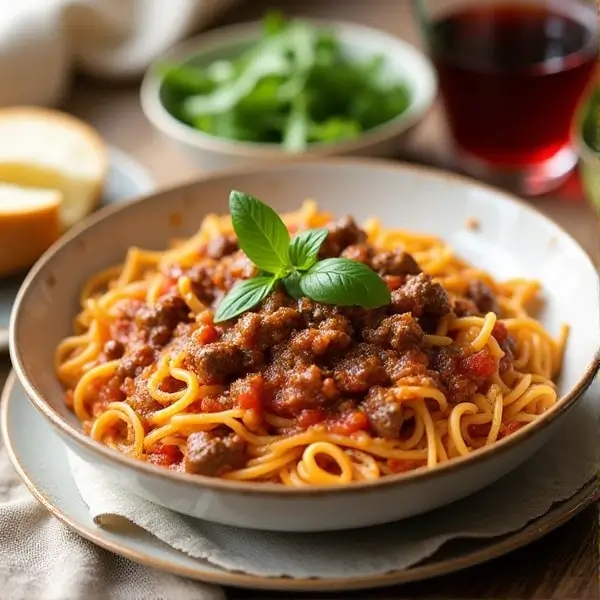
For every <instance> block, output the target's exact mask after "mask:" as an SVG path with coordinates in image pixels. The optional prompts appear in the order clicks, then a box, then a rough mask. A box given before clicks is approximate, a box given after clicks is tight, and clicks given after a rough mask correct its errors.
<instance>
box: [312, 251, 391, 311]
mask: <svg viewBox="0 0 600 600" xmlns="http://www.w3.org/2000/svg"><path fill="white" fill-rule="evenodd" d="M300 289H301V290H302V291H303V292H304V294H305V295H306V296H308V297H309V298H312V299H313V300H316V301H317V302H322V303H324V304H335V305H337V306H356V305H358V306H363V307H364V308H377V307H378V306H383V305H384V304H388V302H389V301H390V291H389V290H388V288H387V287H386V285H385V284H384V283H383V281H382V279H381V277H379V275H377V273H375V271H373V269H371V268H369V267H368V266H367V265H365V264H363V263H361V262H358V261H356V260H351V259H349V258H326V259H325V260H322V261H319V262H318V263H317V264H315V265H314V267H312V268H311V269H309V270H308V272H307V273H305V274H304V275H302V277H301V278H300Z"/></svg>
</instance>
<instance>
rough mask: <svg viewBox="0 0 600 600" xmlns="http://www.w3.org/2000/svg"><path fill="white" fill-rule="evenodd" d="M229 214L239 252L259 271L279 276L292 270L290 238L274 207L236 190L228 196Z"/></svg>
mask: <svg viewBox="0 0 600 600" xmlns="http://www.w3.org/2000/svg"><path fill="white" fill-rule="evenodd" d="M229 212H230V213H231V222H232V223H233V229H234V230H235V234H236V235H237V238H238V243H239V245H240V248H241V249H242V250H243V251H244V252H245V253H246V256H247V257H248V258H249V259H250V260H251V261H252V262H253V263H254V264H255V265H256V266H257V267H258V268H259V269H261V270H263V271H267V272H269V273H278V272H280V271H281V270H282V269H285V268H286V267H289V266H290V258H289V253H288V248H289V245H290V234H289V232H288V230H287V227H286V226H285V225H284V223H283V221H282V220H281V217H280V216H279V215H278V214H277V213H276V212H275V211H274V210H273V209H272V208H271V207H269V206H267V205H266V204H263V203H262V202H261V201H260V200H258V199H257V198H254V197H253V196H250V195H249V194H244V193H243V192H238V191H236V190H234V191H232V192H231V194H230V196H229Z"/></svg>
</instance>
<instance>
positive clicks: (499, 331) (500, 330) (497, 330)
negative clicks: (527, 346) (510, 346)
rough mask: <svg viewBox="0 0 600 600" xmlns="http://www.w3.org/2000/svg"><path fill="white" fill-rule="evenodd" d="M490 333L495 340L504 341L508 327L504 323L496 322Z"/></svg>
mask: <svg viewBox="0 0 600 600" xmlns="http://www.w3.org/2000/svg"><path fill="white" fill-rule="evenodd" d="M492 335H493V336H494V337H495V338H496V341H497V342H498V343H499V344H501V343H502V342H504V341H506V338H507V337H508V329H507V328H506V325H505V324H504V323H500V322H499V321H497V322H496V324H495V325H494V329H492Z"/></svg>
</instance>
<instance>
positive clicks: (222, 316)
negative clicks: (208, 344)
mask: <svg viewBox="0 0 600 600" xmlns="http://www.w3.org/2000/svg"><path fill="white" fill-rule="evenodd" d="M276 281H277V279H276V278H275V277H272V276H268V277H267V276H265V275H259V276H258V277H253V278H252V279H246V280H244V281H241V282H239V283H237V284H236V285H234V286H233V288H231V290H230V291H229V292H228V293H227V295H226V296H225V298H223V300H222V301H221V303H220V304H219V306H218V307H217V310H216V312H215V316H214V322H215V323H221V322H223V321H228V320H229V319H233V317H237V316H239V315H241V314H242V313H243V312H246V311H247V310H250V309H251V308H253V307H254V306H256V305H257V304H258V303H259V302H262V301H263V300H264V299H265V298H266V297H267V296H268V295H269V293H270V292H271V290H272V289H273V286H274V285H275V283H276Z"/></svg>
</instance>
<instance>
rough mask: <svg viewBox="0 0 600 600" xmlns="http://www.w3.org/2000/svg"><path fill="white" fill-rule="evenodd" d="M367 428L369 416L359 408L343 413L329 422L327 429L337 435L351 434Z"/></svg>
mask: <svg viewBox="0 0 600 600" xmlns="http://www.w3.org/2000/svg"><path fill="white" fill-rule="evenodd" d="M367 429H369V418H368V417H367V415H365V413H363V412H361V411H360V410H352V411H349V412H347V413H344V414H343V415H341V416H340V417H338V418H337V419H335V420H334V421H332V422H330V423H329V431H331V433H337V434H338V435H351V434H353V433H356V432H357V431H366V430H367Z"/></svg>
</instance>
